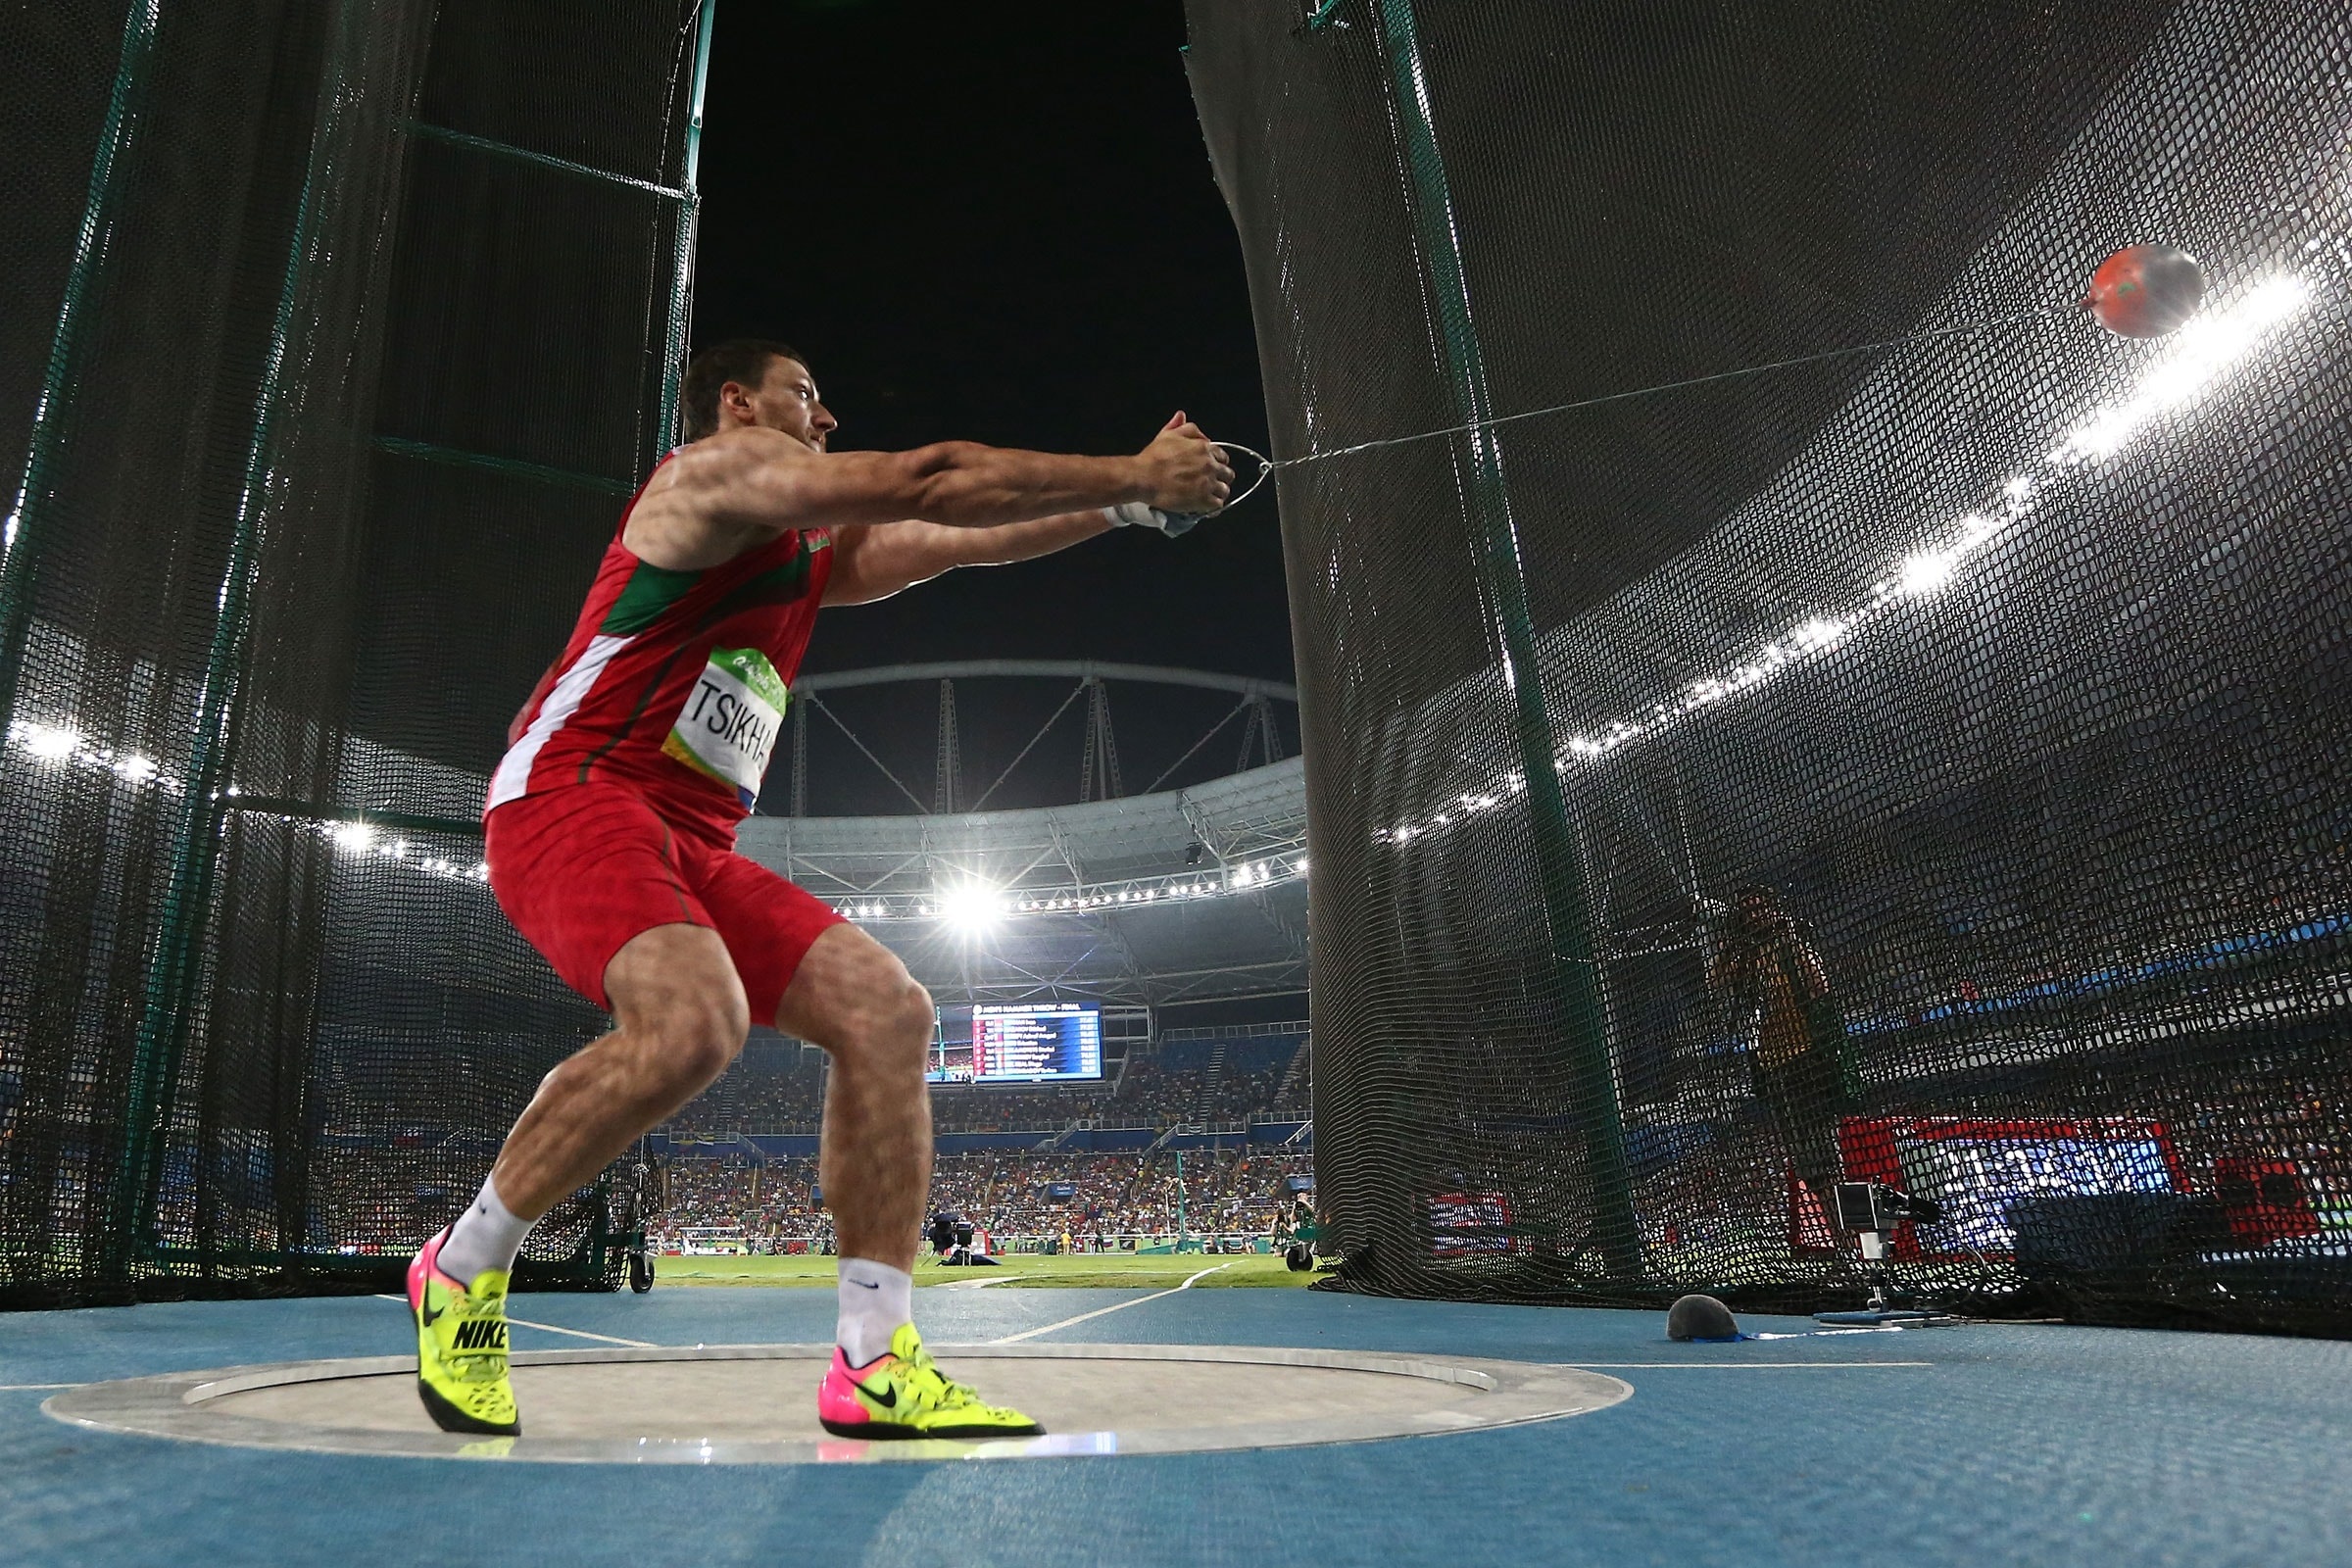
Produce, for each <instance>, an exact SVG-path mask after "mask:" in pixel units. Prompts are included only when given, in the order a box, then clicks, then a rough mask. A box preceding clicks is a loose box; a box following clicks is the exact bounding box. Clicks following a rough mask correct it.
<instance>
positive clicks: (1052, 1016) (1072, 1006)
mask: <svg viewBox="0 0 2352 1568" xmlns="http://www.w3.org/2000/svg"><path fill="white" fill-rule="evenodd" d="M1102 1076H1103V1009H1102V1008H1101V1007H1099V1006H1097V1005H1094V1004H1093V1003H1090V1002H1034V1003H1016V1004H998V1003H982V1004H980V1005H977V1006H975V1007H973V1008H972V1055H971V1078H970V1080H969V1081H970V1082H972V1083H975V1084H1051V1083H1070V1082H1079V1081H1084V1080H1088V1079H1099V1078H1101V1077H1102Z"/></svg>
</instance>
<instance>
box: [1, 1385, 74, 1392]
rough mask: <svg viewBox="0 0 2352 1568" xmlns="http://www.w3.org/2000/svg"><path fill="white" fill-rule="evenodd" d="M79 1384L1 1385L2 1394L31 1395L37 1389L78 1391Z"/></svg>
mask: <svg viewBox="0 0 2352 1568" xmlns="http://www.w3.org/2000/svg"><path fill="white" fill-rule="evenodd" d="M80 1387H81V1385H80V1384H78V1383H0V1394H29V1393H31V1392H32V1391H33V1390H35V1389H78V1388H80Z"/></svg>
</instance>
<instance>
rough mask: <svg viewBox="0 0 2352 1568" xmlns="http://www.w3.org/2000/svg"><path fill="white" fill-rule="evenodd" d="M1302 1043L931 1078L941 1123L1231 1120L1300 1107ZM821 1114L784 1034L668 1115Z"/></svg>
mask: <svg viewBox="0 0 2352 1568" xmlns="http://www.w3.org/2000/svg"><path fill="white" fill-rule="evenodd" d="M1305 1056H1306V1045H1305V1041H1304V1040H1303V1038H1302V1037H1299V1036H1297V1035H1269V1036H1256V1037H1248V1038H1234V1039H1230V1040H1222V1041H1220V1040H1215V1039H1193V1040H1179V1041H1171V1042H1168V1043H1166V1044H1165V1045H1162V1046H1158V1047H1141V1048H1138V1050H1137V1051H1136V1053H1135V1054H1132V1055H1131V1056H1129V1057H1128V1059H1127V1061H1126V1063H1125V1065H1124V1070H1123V1071H1122V1072H1120V1073H1119V1074H1118V1075H1117V1077H1116V1078H1115V1080H1114V1081H1113V1082H1110V1083H1101V1084H1083V1085H1071V1086H1068V1087H1057V1088H1038V1089H1005V1088H995V1087H970V1086H963V1087H956V1088H947V1087H936V1086H935V1087H934V1089H933V1090H932V1095H931V1119H932V1125H933V1126H935V1127H937V1128H938V1129H939V1130H940V1131H942V1132H1020V1131H1028V1130H1031V1129H1035V1130H1038V1131H1041V1132H1044V1131H1054V1130H1057V1129H1060V1128H1063V1127H1068V1126H1070V1125H1071V1124H1073V1123H1076V1122H1091V1123H1094V1124H1096V1125H1099V1126H1108V1127H1118V1126H1152V1127H1166V1126H1170V1125H1173V1124H1175V1123H1179V1122H1188V1123H1191V1122H1204V1123H1209V1124H1215V1125H1227V1124H1232V1123H1236V1122H1246V1121H1248V1120H1249V1119H1250V1117H1252V1116H1260V1115H1266V1114H1269V1113H1272V1112H1274V1111H1275V1110H1276V1109H1277V1108H1278V1107H1277V1103H1276V1102H1277V1101H1278V1100H1282V1101H1283V1102H1284V1103H1283V1104H1282V1105H1281V1106H1280V1107H1279V1108H1281V1109H1285V1110H1294V1111H1298V1112H1299V1113H1300V1114H1303V1113H1304V1105H1305V1101H1306V1074H1305ZM823 1116H824V1058H823V1055H822V1054H821V1053H818V1052H816V1051H812V1050H811V1051H804V1050H801V1049H800V1048H799V1047H797V1046H795V1045H792V1044H791V1043H789V1042H786V1043H783V1044H777V1043H774V1042H760V1041H755V1042H754V1043H753V1044H752V1046H751V1047H750V1048H749V1049H747V1050H746V1051H745V1053H744V1054H743V1057H742V1059H741V1060H739V1061H737V1062H736V1064H735V1065H734V1066H733V1067H731V1068H729V1069H728V1070H727V1071H726V1072H725V1073H724V1074H722V1075H721V1076H720V1077H719V1079H718V1081H717V1082H716V1083H714V1084H712V1085H711V1087H710V1088H709V1089H707V1090H705V1091H704V1092H703V1094H702V1096H701V1097H700V1098H699V1099H697V1100H696V1101H695V1102H694V1103H693V1104H691V1105H689V1106H687V1107H686V1108H685V1109H684V1110H682V1111H680V1112H679V1113H678V1114H677V1116H676V1117H674V1118H672V1120H671V1122H670V1124H669V1125H670V1127H671V1128H672V1129H673V1130H678V1131H691V1132H698V1133H769V1132H792V1131H804V1130H813V1129H814V1128H815V1127H816V1126H817V1125H818V1123H819V1122H820V1121H821V1120H822V1119H823Z"/></svg>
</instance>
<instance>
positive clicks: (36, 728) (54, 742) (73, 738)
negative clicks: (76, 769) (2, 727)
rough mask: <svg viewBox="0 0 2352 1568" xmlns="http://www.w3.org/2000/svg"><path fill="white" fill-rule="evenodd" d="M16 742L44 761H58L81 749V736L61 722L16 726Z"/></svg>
mask: <svg viewBox="0 0 2352 1568" xmlns="http://www.w3.org/2000/svg"><path fill="white" fill-rule="evenodd" d="M16 731H17V744H18V745H20V746H22V747H24V748H25V751H26V752H28V753H30V754H31V755H32V756H34V757H37V758H39V759H40V760H42V761H44V762H60V761H63V760H66V759H67V758H69V757H72V756H73V754H74V753H75V752H77V751H79V750H80V749H81V737H80V736H79V735H77V734H75V733H74V732H73V730H70V729H68V728H66V727H65V726H64V725H62V724H24V723H20V724H18V725H17V726H16Z"/></svg>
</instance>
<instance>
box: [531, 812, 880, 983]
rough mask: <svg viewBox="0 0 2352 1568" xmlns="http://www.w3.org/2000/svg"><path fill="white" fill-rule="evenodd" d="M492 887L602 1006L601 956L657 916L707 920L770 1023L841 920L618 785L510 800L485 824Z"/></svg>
mask: <svg viewBox="0 0 2352 1568" xmlns="http://www.w3.org/2000/svg"><path fill="white" fill-rule="evenodd" d="M485 827H486V836H487V839H488V843H487V846H486V850H487V853H486V855H485V858H486V859H488V861H489V862H490V891H491V892H493V893H495V894H497V895H498V904H499V907H500V908H502V909H505V910H506V911H507V918H508V919H510V920H512V921H514V922H515V930H517V931H519V932H521V933H522V935H523V938H524V940H526V941H527V942H529V943H530V945H531V946H532V947H534V948H537V949H538V950H539V951H540V953H541V954H542V955H544V956H546V958H547V961H548V962H549V963H551V964H554V965H555V968H556V973H558V974H560V975H562V976H563V977H564V983H565V984H566V985H568V986H570V987H571V988H572V989H573V990H574V991H577V992H578V993H579V994H580V995H581V996H583V997H586V998H587V999H588V1000H589V1001H590V1002H593V1003H595V1004H596V1005H598V1006H600V1007H603V1008H604V1009H605V1010H606V1011H608V1012H610V1011H611V1010H612V1008H613V1004H612V1001H611V999H610V998H608V997H607V996H606V995H605V967H606V965H608V964H610V963H611V962H612V961H613V955H614V954H616V953H618V952H619V951H620V950H621V948H622V946H623V945H624V944H626V943H627V942H628V941H629V940H630V939H631V938H633V937H635V936H637V935H638V934H639V933H640V932H644V931H650V930H652V929H653V928H654V927H655V926H658V925H699V926H707V927H709V928H710V929H711V930H713V931H716V932H717V933H718V935H719V940H720V941H722V942H724V943H725V944H726V945H727V956H729V957H731V958H733V959H734V960H735V972H736V973H737V974H738V975H740V976H742V978H743V992H744V996H745V998H746V999H747V1000H748V1001H749V1002H750V1003H751V1007H752V1021H753V1022H755V1023H760V1024H772V1023H774V1022H775V1018H776V1008H777V1006H778V1005H779V1004H781V1003H782V1001H783V1000H784V988H785V987H786V986H788V985H790V984H792V977H793V974H794V972H795V971H796V970H798V969H799V968H800V966H801V956H802V955H804V954H806V953H807V952H808V951H809V944H810V943H812V942H814V941H815V940H816V939H817V938H818V937H819V936H820V935H822V934H823V933H824V932H825V931H826V930H827V929H828V928H830V927H832V926H837V925H840V924H842V923H843V920H842V917H841V916H840V915H838V914H836V913H834V912H833V909H832V907H830V906H829V905H827V904H825V903H824V902H823V901H822V900H820V899H818V898H817V897H815V896H814V895H813V894H810V893H809V892H806V891H805V890H803V889H801V888H798V887H795V886H794V885H793V884H792V883H790V882H787V881H785V880H784V879H783V878H782V877H780V876H778V875H776V873H775V872H773V871H770V870H769V869H767V867H765V866H763V865H760V864H758V863H756V862H755V861H752V860H747V859H745V858H743V857H742V856H740V855H738V854H736V853H735V848H734V846H733V845H732V844H728V843H725V842H723V841H720V840H716V839H713V838H711V837H709V836H708V835H706V834H703V833H699V832H696V831H694V830H692V829H688V828H682V827H675V826H673V825H671V824H670V823H669V822H666V821H664V820H663V819H662V816H661V814H660V813H659V812H657V811H656V810H655V809H654V808H653V805H652V803H651V802H649V801H648V800H647V799H646V798H645V797H644V796H642V795H640V794H638V793H637V792H636V791H634V790H631V789H628V788H627V787H625V786H623V785H619V784H602V783H591V784H575V785H568V786H566V787H564V788H563V789H554V790H544V791H542V792H540V793H539V794H537V795H526V796H524V797H522V799H520V800H517V801H509V802H507V804H506V805H504V806H502V807H500V808H499V809H497V810H495V811H492V812H491V813H490V817H489V821H488V822H487V823H486V824H485Z"/></svg>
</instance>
